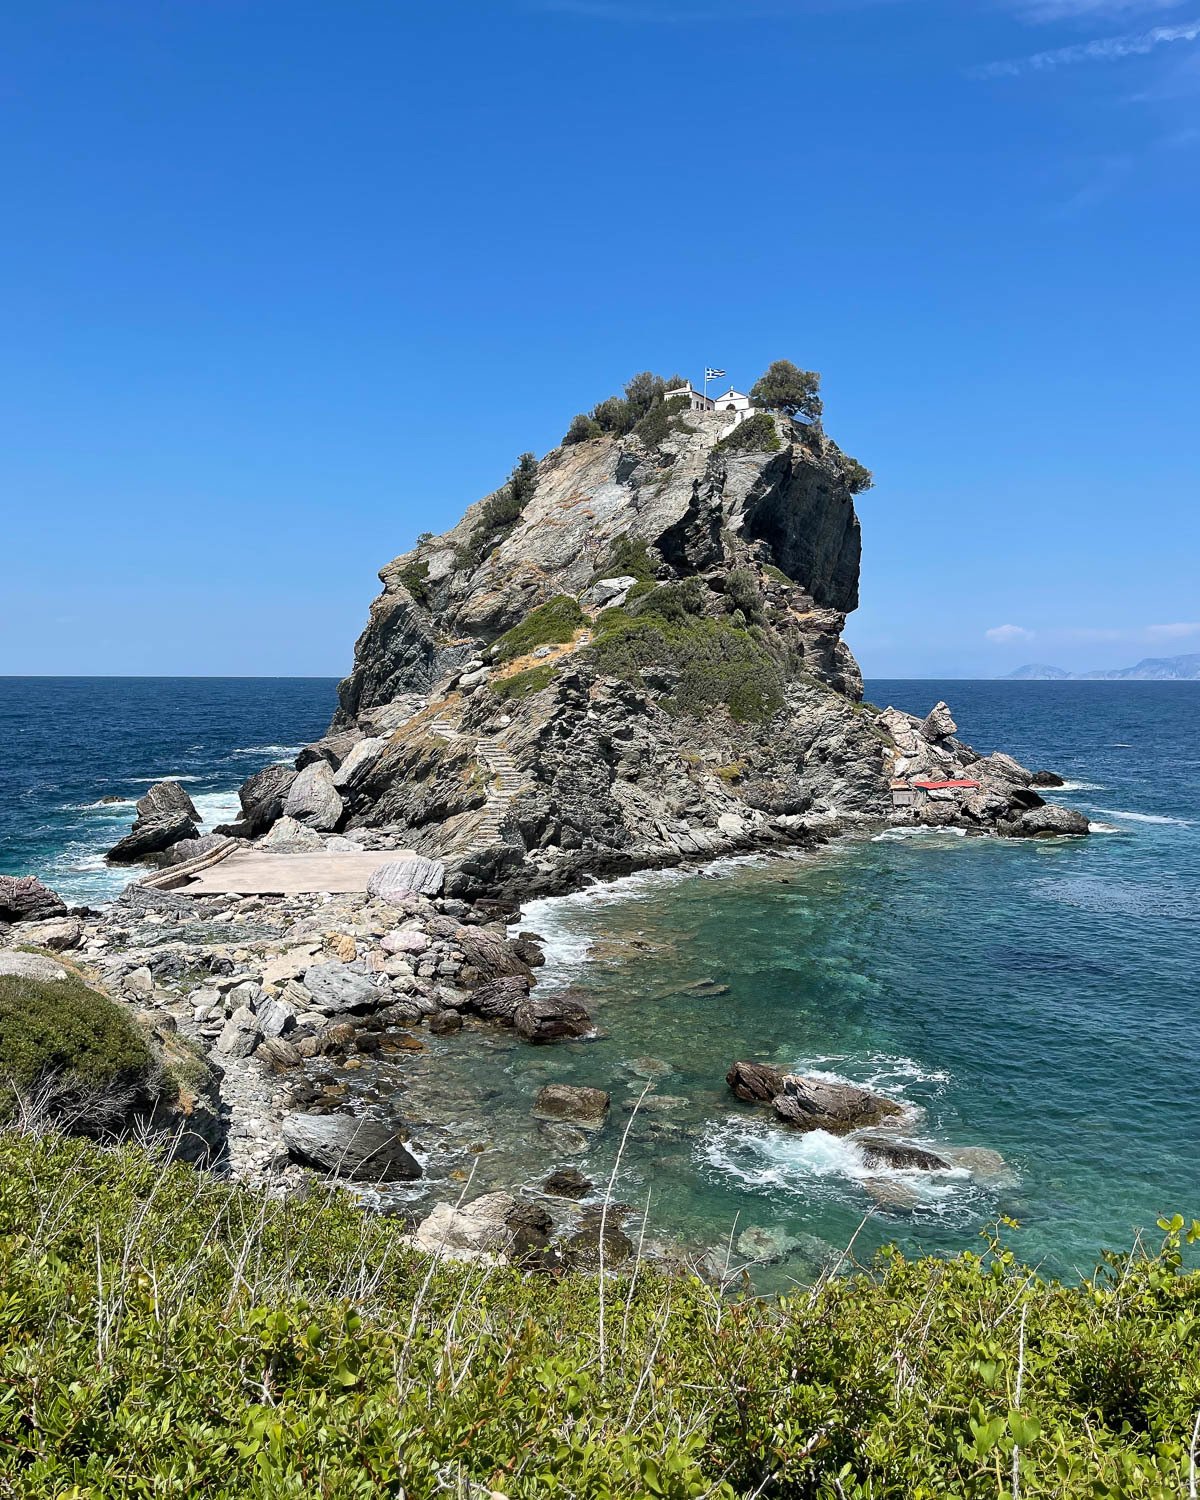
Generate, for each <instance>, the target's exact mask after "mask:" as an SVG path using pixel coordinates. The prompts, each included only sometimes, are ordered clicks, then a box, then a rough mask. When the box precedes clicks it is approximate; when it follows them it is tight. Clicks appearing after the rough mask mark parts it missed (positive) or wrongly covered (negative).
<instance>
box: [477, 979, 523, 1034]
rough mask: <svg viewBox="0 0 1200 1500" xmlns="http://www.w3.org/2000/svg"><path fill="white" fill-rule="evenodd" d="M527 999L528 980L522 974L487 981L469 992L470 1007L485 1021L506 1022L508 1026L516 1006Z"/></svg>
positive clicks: (514, 1013) (511, 1022)
mask: <svg viewBox="0 0 1200 1500" xmlns="http://www.w3.org/2000/svg"><path fill="white" fill-rule="evenodd" d="M528 997H529V980H528V979H527V978H526V977H525V975H523V974H509V975H504V976H502V977H501V978H499V979H489V980H488V981H487V982H486V983H484V984H481V985H477V986H476V988H475V989H473V990H472V991H471V1006H472V1008H473V1009H474V1010H475V1011H476V1012H478V1014H479V1015H481V1016H482V1017H483V1018H484V1020H485V1021H506V1022H507V1023H508V1024H509V1025H510V1026H511V1025H512V1024H513V1017H514V1016H515V1015H516V1012H517V1006H518V1005H521V1004H523V1003H524V1001H525V1000H527V999H528Z"/></svg>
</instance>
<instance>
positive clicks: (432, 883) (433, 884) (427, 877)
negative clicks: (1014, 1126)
mask: <svg viewBox="0 0 1200 1500" xmlns="http://www.w3.org/2000/svg"><path fill="white" fill-rule="evenodd" d="M445 883H446V866H445V865H444V864H442V862H441V860H438V859H426V858H425V856H424V855H423V854H409V855H406V856H405V857H404V858H403V859H390V860H388V862H387V863H386V864H383V865H380V866H379V868H378V869H377V870H376V871H375V872H374V874H373V875H372V876H371V878H370V880H368V881H367V895H368V896H374V897H376V899H377V900H380V901H387V902H389V903H391V904H392V905H393V906H404V905H405V904H406V903H407V900H408V898H409V897H410V896H436V895H437V893H438V892H439V891H440V890H441V888H442V886H443V885H445Z"/></svg>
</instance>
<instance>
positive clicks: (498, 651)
mask: <svg viewBox="0 0 1200 1500" xmlns="http://www.w3.org/2000/svg"><path fill="white" fill-rule="evenodd" d="M652 415H653V416H654V420H653V421H652V422H645V421H644V422H642V423H641V424H639V427H638V428H636V429H635V430H634V431H633V432H632V433H630V434H628V435H626V436H624V437H614V436H602V437H598V438H592V439H589V440H586V441H583V442H578V443H574V444H569V445H568V444H564V445H563V446H561V447H559V448H556V449H554V450H553V451H552V452H551V453H549V454H547V456H546V457H545V458H544V459H542V461H541V462H540V463H538V464H536V465H534V464H532V462H530V463H528V464H526V465H524V466H523V467H522V469H521V470H520V471H519V473H515V474H514V479H513V480H512V481H510V483H509V484H508V485H506V486H504V487H502V488H501V489H500V490H498V491H496V492H495V493H494V494H493V495H490V496H488V497H487V498H486V499H485V500H483V501H480V502H479V503H478V504H476V505H474V506H472V507H471V508H470V509H469V510H468V511H467V513H466V515H465V516H464V517H463V519H462V521H461V522H459V524H458V525H457V526H455V527H454V528H453V529H452V530H451V531H449V532H447V533H446V534H445V535H443V536H437V537H435V536H426V537H423V538H422V539H421V540H420V542H419V543H418V545H417V546H416V547H415V548H414V549H413V550H412V551H411V552H408V553H405V554H404V555H403V556H402V557H399V558H397V559H395V561H393V562H391V563H389V564H388V565H387V567H385V568H384V569H383V571H382V573H381V574H380V577H381V578H382V580H383V592H382V593H381V594H380V596H379V597H378V598H377V599H376V601H375V603H374V605H373V606H372V608H371V614H370V619H369V621H368V624H367V627H366V629H365V630H364V632H363V634H362V635H361V637H360V638H359V641H358V643H357V646H356V649H355V659H354V667H353V670H352V671H351V673H350V675H349V676H348V677H347V678H346V680H345V681H344V682H343V683H342V684H341V687H340V690H339V698H340V706H339V708H338V711H337V714H336V715H335V718H334V722H333V724H332V725H331V727H330V732H329V734H328V735H327V736H326V737H325V738H324V739H323V740H321V741H319V742H318V743H317V744H316V745H314V746H311V747H308V748H307V749H306V750H305V751H303V752H302V753H301V755H300V757H299V759H298V761H297V764H298V766H300V767H302V769H301V772H300V777H299V779H298V780H297V781H295V782H294V783H293V784H292V785H291V786H290V787H289V788H288V789H287V791H286V793H285V801H284V802H283V805H282V808H281V810H282V811H286V812H287V813H288V814H290V815H291V816H293V817H297V818H301V819H302V820H306V821H308V822H309V824H310V826H311V827H314V828H318V829H331V828H334V827H337V828H339V829H350V830H355V829H358V830H370V832H369V834H367V835H366V836H368V837H370V838H373V839H375V840H376V841H381V842H383V843H385V844H388V845H390V846H392V847H395V848H398V849H405V850H409V851H414V852H416V853H418V854H421V855H425V856H427V857H429V858H430V859H432V860H435V861H439V862H444V864H445V865H446V882H445V889H446V892H447V893H448V894H449V895H451V896H458V895H478V894H480V893H482V892H499V893H502V894H507V895H516V894H529V893H531V892H536V891H539V890H541V891H545V890H553V889H561V888H564V887H566V886H569V885H571V884H575V883H578V882H579V881H580V880H581V879H582V878H583V877H584V875H585V874H601V875H610V874H618V873H622V872H624V871H627V870H632V869H636V868H640V867H645V866H654V865H662V864H672V863H678V862H680V861H681V860H690V859H703V858H707V857H711V856H714V855H717V854H720V853H725V852H729V851H736V850H744V849H752V848H769V847H771V846H772V845H779V844H783V843H787V842H797V841H804V840H806V839H811V838H813V837H817V836H821V835H823V834H827V833H828V832H830V831H833V830H836V829H837V828H838V827H839V826H841V825H843V824H844V823H846V822H847V821H855V820H860V821H861V820H864V819H874V820H880V821H882V820H884V819H886V818H889V817H892V818H893V819H895V820H899V821H912V822H916V821H926V822H930V823H934V824H938V823H943V822H957V823H961V824H964V825H966V826H969V827H977V828H980V829H984V828H986V829H993V828H997V827H1000V826H1003V829H1004V831H1005V832H1006V833H1014V834H1022V833H1037V834H1045V833H1048V832H1074V831H1084V830H1077V829H1076V828H1075V827H1073V826H1072V827H1068V826H1067V824H1068V823H1069V822H1070V819H1069V818H1067V819H1062V820H1059V822H1057V823H1056V821H1055V819H1054V818H1046V817H1045V816H1042V817H1039V818H1036V819H1028V820H1027V819H1026V818H1025V814H1026V812H1027V811H1029V808H1030V806H1031V804H1029V803H1023V804H1016V803H1014V800H1013V799H1014V794H1015V793H1016V792H1018V791H1021V790H1024V789H1027V788H1028V786H1029V782H1030V779H1031V778H1030V773H1029V772H1026V771H1023V769H1022V768H1020V767H1017V772H1018V773H1019V774H1017V775H1016V776H1014V775H1013V774H1012V772H1011V770H1010V767H1012V766H1015V764H1016V763H1015V762H1008V764H1007V765H1006V764H1003V762H1004V761H1006V760H1007V758H1006V757H991V758H990V759H989V761H987V762H984V761H981V760H980V759H979V757H977V756H976V755H975V754H974V752H973V751H970V750H969V749H967V748H966V747H965V746H962V745H960V744H959V743H958V741H957V740H956V739H955V738H954V735H955V733H956V726H955V723H954V720H953V718H952V716H951V714H950V711H949V709H948V708H947V707H946V705H945V704H938V705H936V706H935V707H934V709H933V710H932V712H931V713H930V714H929V715H928V716H927V717H926V718H925V719H924V720H921V719H915V718H911V717H910V716H909V715H907V714H902V713H899V712H897V711H895V710H888V711H887V712H885V713H880V712H879V711H878V710H876V709H874V708H871V707H870V706H868V705H865V704H863V703H862V702H861V701H860V700H861V697H862V678H861V674H860V672H859V669H858V667H857V665H856V663H855V661H854V658H853V656H852V655H851V653H850V651H849V650H848V648H847V647H846V645H845V644H844V642H843V641H842V638H841V637H842V629H843V626H844V624H845V620H846V615H847V613H848V612H849V611H850V610H853V609H854V608H855V607H856V606H857V604H858V576H859V557H860V532H859V522H858V518H857V516H856V514H855V510H854V501H853V495H852V491H851V485H852V482H853V479H854V475H855V468H854V467H853V466H852V464H851V461H849V460H847V459H846V458H845V457H844V455H843V454H842V453H841V451H840V450H839V449H838V448H837V447H836V445H835V444H833V443H832V442H830V441H829V440H828V439H827V438H825V437H824V435H823V434H822V433H821V432H820V431H819V430H818V429H817V428H815V427H809V426H806V425H804V424H801V423H794V422H792V421H790V420H789V419H787V418H783V417H771V418H767V417H765V416H764V417H758V418H755V419H754V422H753V423H752V424H747V427H746V429H745V430H744V431H742V432H741V433H740V435H739V434H738V433H737V432H734V431H733V429H732V428H731V427H730V423H729V418H728V416H727V415H726V414H724V413H715V412H714V413H698V412H679V411H676V410H674V409H673V408H672V407H671V406H670V404H669V403H668V405H667V406H665V407H663V408H662V410H661V411H659V412H658V413H656V414H652ZM748 434H753V438H754V440H753V441H752V442H747V441H746V438H747V435H748ZM919 776H925V777H928V778H931V779H939V780H971V781H973V782H977V783H978V785H972V786H969V787H959V788H956V789H954V791H953V792H952V793H947V794H946V796H945V797H943V796H941V795H940V794H939V795H937V796H935V795H934V793H932V792H931V793H930V794H929V795H928V798H926V797H925V794H924V793H922V794H921V799H922V802H923V803H924V802H925V801H928V802H929V807H930V808H931V809H932V810H931V811H930V810H927V809H925V808H924V807H922V809H921V810H919V811H918V810H917V809H907V810H905V811H904V812H903V813H902V814H900V815H897V814H895V813H894V812H893V796H892V789H891V783H892V781H893V780H894V779H896V778H913V777H919ZM318 789H319V792H320V803H321V806H320V808H319V809H318V810H316V811H315V812H314V809H313V806H312V805H311V804H313V803H314V802H315V800H316V799H315V798H313V797H312V796H311V793H312V792H314V791H316V790H318ZM968 798H971V799H973V800H971V801H970V805H967V804H968ZM276 816H278V813H276ZM261 831H262V830H261V827H256V829H255V832H256V833H257V832H261Z"/></svg>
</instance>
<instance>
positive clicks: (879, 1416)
mask: <svg viewBox="0 0 1200 1500" xmlns="http://www.w3.org/2000/svg"><path fill="white" fill-rule="evenodd" d="M1164 1229H1165V1236H1166V1238H1165V1244H1164V1247H1163V1249H1162V1251H1161V1252H1160V1253H1159V1254H1157V1255H1153V1256H1150V1255H1144V1254H1141V1253H1136V1254H1134V1255H1132V1256H1130V1257H1126V1258H1118V1257H1111V1258H1109V1259H1108V1260H1107V1263H1106V1264H1105V1266H1104V1267H1103V1268H1102V1270H1101V1271H1100V1272H1099V1273H1098V1275H1097V1276H1096V1278H1095V1279H1094V1280H1092V1281H1089V1282H1086V1283H1084V1284H1083V1285H1081V1286H1074V1287H1065V1286H1060V1285H1057V1284H1054V1283H1049V1282H1044V1281H1041V1280H1040V1279H1038V1278H1037V1277H1036V1276H1035V1275H1034V1274H1032V1273H1031V1272H1029V1271H1028V1270H1026V1269H1024V1268H1022V1267H1021V1266H1019V1265H1018V1264H1017V1263H1016V1261H1015V1258H1014V1256H1013V1255H1012V1253H1011V1252H1010V1251H1009V1250H1007V1249H1004V1248H1003V1247H1001V1246H1000V1245H999V1244H998V1243H992V1244H991V1245H990V1246H989V1248H988V1249H987V1250H986V1251H985V1252H984V1253H983V1254H982V1255H979V1256H976V1255H964V1256H962V1257H960V1258H959V1259H957V1260H954V1261H948V1262H945V1261H938V1260H923V1261H919V1262H906V1261H904V1260H903V1259H901V1258H899V1257H894V1258H887V1259H885V1260H884V1261H883V1262H882V1263H881V1264H880V1265H879V1266H878V1267H877V1268H876V1270H875V1271H874V1273H873V1274H870V1275H868V1274H862V1273H860V1274H855V1275H853V1276H847V1277H845V1278H841V1279H837V1280H833V1281H831V1282H828V1283H827V1284H826V1285H824V1286H823V1287H821V1288H819V1289H816V1290H814V1291H813V1292H809V1291H807V1290H798V1291H797V1293H796V1295H795V1296H794V1297H793V1298H791V1299H789V1300H787V1301H785V1302H782V1303H779V1302H763V1301H759V1300H755V1299H748V1300H745V1301H739V1302H731V1301H729V1300H728V1299H724V1300H723V1299H722V1298H721V1297H719V1296H718V1295H717V1294H716V1293H715V1292H714V1291H713V1290H712V1289H710V1288H708V1287H706V1286H705V1285H703V1284H702V1283H700V1282H698V1281H693V1280H688V1279H683V1278H674V1279H672V1278H667V1277H664V1276H661V1275H659V1274H657V1273H652V1272H650V1271H648V1270H647V1269H646V1268H645V1267H644V1266H643V1267H642V1268H641V1269H640V1272H639V1273H638V1274H636V1275H635V1276H633V1277H632V1278H624V1279H620V1280H617V1279H615V1278H613V1279H610V1280H609V1281H608V1283H607V1286H606V1290H605V1295H604V1297H603V1298H601V1295H600V1288H599V1284H598V1281H597V1279H596V1278H595V1277H589V1276H584V1275H581V1274H573V1275H569V1276H566V1277H564V1278H562V1279H561V1280H549V1279H547V1278H546V1277H545V1276H544V1275H538V1274H532V1273H525V1272H521V1271H518V1270H515V1269H496V1268H485V1267H480V1266H450V1265H445V1264H442V1265H439V1264H437V1263H435V1262H432V1261H429V1260H425V1259H422V1258H420V1257H419V1256H417V1255H415V1254H414V1253H412V1252H411V1251H409V1250H408V1249H407V1248H406V1247H405V1246H404V1244H403V1242H402V1238H401V1230H400V1226H399V1225H397V1224H396V1223H394V1222H390V1221H388V1220H386V1219H379V1218H374V1217H371V1216H367V1215H364V1214H363V1213H362V1212H360V1211H359V1210H357V1209H356V1208H355V1207H354V1206H353V1205H352V1204H351V1203H350V1202H349V1201H347V1200H346V1199H344V1198H341V1197H338V1196H336V1195H335V1196H333V1197H331V1198H326V1197H325V1196H324V1195H323V1194H320V1193H318V1194H316V1195H314V1197H313V1198H312V1199H311V1200H310V1201H308V1202H306V1203H300V1204H297V1203H288V1204H283V1203H277V1202H273V1201H271V1200H269V1199H267V1198H263V1197H258V1196H255V1195H254V1194H252V1193H250V1192H247V1191H245V1190H240V1189H237V1188H230V1187H227V1186H225V1185H223V1184H221V1183H219V1182H217V1181H215V1180H214V1179H213V1178H211V1177H207V1176H205V1175H204V1174H201V1173H197V1172H195V1171H193V1170H191V1169H190V1168H187V1167H182V1166H176V1167H166V1168H164V1167H163V1166H162V1164H161V1163H160V1162H157V1161H155V1160H154V1159H153V1158H152V1157H150V1156H148V1155H147V1154H146V1153H145V1152H143V1151H141V1150H140V1149H137V1148H133V1147H121V1148H116V1149H103V1148H99V1147H97V1146H95V1145H94V1144H91V1143H89V1142H86V1141H81V1140H77V1139H67V1138H64V1137H59V1136H54V1135H35V1134H22V1133H18V1132H15V1131H10V1132H8V1133H6V1134H4V1135H3V1136H0V1493H2V1494H4V1495H6V1496H22V1497H25V1496H28V1497H33V1496H37V1497H39V1500H44V1497H48V1496H55V1497H60V1500H62V1497H83V1496H89V1497H90V1496H117V1495H120V1496H134V1495H136V1496H168V1495H169V1496H183V1495H204V1496H205V1497H206V1500H218V1497H221V1500H224V1497H228V1500H234V1497H236V1500H245V1497H247V1496H252V1497H253V1496H261V1497H275V1496H305V1497H310V1496H325V1497H338V1500H341V1497H353V1496H377V1495H389V1496H397V1497H398V1496H404V1497H409V1500H412V1497H424V1496H433V1495H462V1496H474V1495H484V1496H486V1495H488V1494H489V1493H492V1492H499V1493H500V1494H501V1495H506V1496H545V1495H567V1496H581V1497H582V1496H588V1497H592V1496H595V1497H607V1496H630V1497H633V1496H645V1495H652V1496H653V1495H657V1496H680V1497H682V1496H700V1495H711V1496H734V1495H770V1496H822V1497H830V1500H837V1497H843V1496H844V1497H866V1496H873V1497H884V1496H947V1495H955V1496H983V1495H987V1496H996V1495H1001V1494H1005V1495H1011V1494H1018V1493H1019V1494H1021V1495H1025V1496H1033V1495H1062V1496H1067V1495H1070V1496H1074V1495H1090V1496H1100V1497H1113V1500H1116V1497H1127V1496H1153V1497H1166V1496H1172V1497H1177V1496H1183V1495H1187V1494H1188V1493H1189V1484H1191V1483H1194V1473H1193V1470H1194V1465H1195V1455H1194V1448H1195V1441H1196V1421H1197V1411H1198V1409H1200V1275H1197V1274H1196V1273H1194V1272H1187V1271H1185V1270H1184V1269H1182V1266H1181V1252H1180V1246H1181V1240H1182V1239H1183V1238H1184V1237H1185V1236H1184V1226H1183V1224H1182V1221H1176V1222H1175V1223H1173V1224H1169V1225H1165V1226H1164ZM1197 1236H1200V1225H1193V1226H1192V1229H1191V1231H1189V1232H1188V1234H1187V1235H1186V1237H1187V1238H1188V1239H1189V1240H1192V1239H1195V1238H1196V1237H1197ZM1193 1493H1194V1491H1193Z"/></svg>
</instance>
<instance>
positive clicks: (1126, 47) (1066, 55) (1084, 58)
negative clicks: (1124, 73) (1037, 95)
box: [974, 21, 1200, 78]
mask: <svg viewBox="0 0 1200 1500" xmlns="http://www.w3.org/2000/svg"><path fill="white" fill-rule="evenodd" d="M1197 37H1200V21H1186V22H1184V24H1183V25H1181V26H1154V27H1152V28H1151V29H1150V30H1149V31H1140V32H1129V33H1128V34H1126V35H1125V36H1110V37H1101V38H1099V39H1097V40H1096V41H1092V42H1074V43H1072V44H1071V45H1070V46H1067V47H1054V48H1052V49H1051V50H1050V51H1048V52H1035V53H1033V54H1032V56H1030V57H1018V58H1009V59H1008V60H1007V61H1005V62H994V63H985V64H984V65H983V67H981V68H976V69H975V70H974V71H975V76H976V77H978V78H1015V77H1017V76H1018V75H1019V74H1022V73H1048V72H1053V71H1054V70H1055V69H1056V68H1068V67H1072V66H1073V65H1074V64H1076V63H1085V62H1116V61H1118V60H1119V59H1120V58H1123V57H1144V56H1145V55H1146V54H1147V53H1150V52H1154V51H1155V50H1156V49H1157V48H1159V47H1164V46H1167V45H1168V44H1170V43H1173V42H1194V41H1195V40H1196V38H1197Z"/></svg>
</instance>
